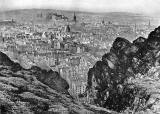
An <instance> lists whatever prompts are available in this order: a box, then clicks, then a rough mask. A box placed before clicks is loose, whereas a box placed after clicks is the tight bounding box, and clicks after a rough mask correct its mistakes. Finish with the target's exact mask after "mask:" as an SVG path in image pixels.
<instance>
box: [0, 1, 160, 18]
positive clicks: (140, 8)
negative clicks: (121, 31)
mask: <svg viewBox="0 0 160 114" xmlns="http://www.w3.org/2000/svg"><path fill="white" fill-rule="evenodd" d="M159 4H160V0H137V1H135V0H99V1H97V0H78V1H77V0H0V10H1V11H3V10H8V9H9V10H12V9H31V8H44V9H63V10H78V11H89V12H133V13H144V14H149V15H153V16H157V15H158V14H159V13H160V8H159Z"/></svg>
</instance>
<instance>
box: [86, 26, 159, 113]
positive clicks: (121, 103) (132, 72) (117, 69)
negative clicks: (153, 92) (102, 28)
mask: <svg viewBox="0 0 160 114" xmlns="http://www.w3.org/2000/svg"><path fill="white" fill-rule="evenodd" d="M158 65H160V27H158V28H156V29H155V30H154V31H152V32H151V33H150V34H149V35H148V38H143V37H139V38H137V39H136V40H134V41H133V42H129V41H128V40H127V39H125V38H121V37H118V38H116V39H115V41H114V42H113V45H112V47H111V49H110V52H109V53H107V54H105V55H103V56H102V60H101V61H97V63H96V64H95V65H94V66H93V68H91V69H90V70H89V73H88V87H87V90H88V91H90V90H91V91H92V92H89V94H93V93H94V94H95V96H96V97H95V98H94V104H96V105H99V106H101V107H106V108H109V109H112V110H116V111H118V112H120V111H123V110H125V109H126V108H127V107H132V106H131V105H133V103H134V100H135V96H136V95H137V94H138V95H139V96H141V98H143V100H144V101H145V102H147V100H148V98H147V97H144V96H150V95H149V94H147V93H146V94H145V91H144V90H143V89H140V88H139V86H136V85H135V84H132V86H133V87H134V88H133V87H132V86H130V84H129V83H128V80H129V79H131V78H135V76H137V74H141V75H144V74H146V73H147V72H148V70H149V69H151V68H152V67H156V66H158ZM136 88H137V89H136ZM93 91H94V92H93ZM141 92H142V93H143V94H140V93H141ZM117 99H118V100H117Z"/></svg>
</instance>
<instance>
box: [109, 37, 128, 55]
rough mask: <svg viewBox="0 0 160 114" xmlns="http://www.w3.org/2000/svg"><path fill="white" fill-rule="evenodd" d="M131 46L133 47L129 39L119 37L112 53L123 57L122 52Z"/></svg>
mask: <svg viewBox="0 0 160 114" xmlns="http://www.w3.org/2000/svg"><path fill="white" fill-rule="evenodd" d="M130 45H131V42H129V41H128V40H127V39H125V38H121V37H117V38H116V39H115V41H114V42H113V45H112V47H111V49H110V52H113V53H115V54H117V55H118V56H119V55H121V52H122V51H123V49H125V48H126V47H128V46H130Z"/></svg>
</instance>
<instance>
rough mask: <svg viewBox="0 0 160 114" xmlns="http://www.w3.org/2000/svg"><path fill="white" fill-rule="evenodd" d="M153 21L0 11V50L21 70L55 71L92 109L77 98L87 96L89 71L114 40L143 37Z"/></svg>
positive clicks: (57, 12) (92, 14)
mask: <svg viewBox="0 0 160 114" xmlns="http://www.w3.org/2000/svg"><path fill="white" fill-rule="evenodd" d="M158 21H159V20H158V18H154V17H152V16H147V15H142V14H138V13H128V12H106V13H97V12H96V13H95V12H83V11H77V10H72V11H70V10H54V9H20V10H6V11H1V12H0V51H1V52H3V53H4V54H6V55H7V56H8V57H9V58H11V60H12V61H14V62H16V63H18V64H20V66H22V67H23V68H24V69H31V68H32V66H37V67H39V68H41V69H44V70H46V71H49V70H50V69H51V70H52V71H55V72H57V73H58V74H59V75H60V76H61V77H62V78H63V79H64V80H65V81H66V82H67V83H68V85H69V88H68V92H69V95H70V96H71V97H72V98H73V99H74V100H75V101H76V102H80V103H81V104H84V105H93V104H94V103H93V102H94V100H93V98H91V97H90V95H89V94H87V96H85V97H81V96H83V95H85V94H86V93H87V92H88V76H89V70H90V69H92V67H94V65H95V64H96V62H97V61H101V60H102V56H103V55H104V54H106V53H108V52H109V50H110V49H111V47H112V44H113V42H114V41H115V39H116V38H117V37H121V38H126V39H127V40H129V41H130V42H132V41H134V40H136V38H139V37H144V38H147V37H148V35H149V33H150V32H151V31H153V30H154V29H155V28H156V27H157V23H158ZM0 103H1V102H0ZM53 107H54V106H53ZM55 107H56V108H52V110H50V111H54V112H59V110H60V111H61V112H63V113H64V114H66V113H67V112H66V110H67V109H66V108H61V107H60V108H59V105H56V106H55ZM2 114H3V113H2ZM26 114H27V113H26ZM28 114H29V113H28ZM73 114H74V113H73ZM86 114H92V113H86ZM97 114H98V113H97Z"/></svg>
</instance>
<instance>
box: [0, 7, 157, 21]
mask: <svg viewBox="0 0 160 114" xmlns="http://www.w3.org/2000/svg"><path fill="white" fill-rule="evenodd" d="M48 12H53V13H58V14H63V15H65V16H67V17H68V18H69V20H72V19H73V12H74V11H62V10H53V9H23V10H10V11H4V12H0V20H5V19H11V18H13V19H15V20H17V21H18V22H24V21H34V22H38V21H39V20H43V21H44V20H45V17H46V14H47V13H48ZM39 13H42V14H43V18H42V19H39V18H38V17H37V14H39ZM76 16H77V20H78V21H79V22H82V21H85V22H101V21H102V20H103V19H104V21H106V22H107V21H112V22H119V23H126V22H128V23H142V22H143V23H148V21H149V20H151V22H152V24H155V23H156V20H154V19H153V18H152V17H149V16H145V15H143V14H135V13H128V12H108V13H90V12H76Z"/></svg>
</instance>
